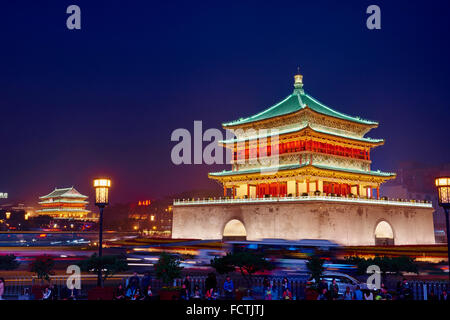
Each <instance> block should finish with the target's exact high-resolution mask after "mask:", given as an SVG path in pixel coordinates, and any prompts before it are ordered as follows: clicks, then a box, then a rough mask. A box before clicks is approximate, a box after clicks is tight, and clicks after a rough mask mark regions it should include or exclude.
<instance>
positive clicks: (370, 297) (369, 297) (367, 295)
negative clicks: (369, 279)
mask: <svg viewBox="0 0 450 320" xmlns="http://www.w3.org/2000/svg"><path fill="white" fill-rule="evenodd" d="M364 300H373V293H372V291H370V290H366V292H364Z"/></svg>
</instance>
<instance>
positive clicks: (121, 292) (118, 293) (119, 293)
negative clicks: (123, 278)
mask: <svg viewBox="0 0 450 320" xmlns="http://www.w3.org/2000/svg"><path fill="white" fill-rule="evenodd" d="M114 300H125V289H124V288H123V286H122V284H119V285H118V286H117V288H116V290H115V292H114Z"/></svg>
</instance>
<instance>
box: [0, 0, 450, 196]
mask: <svg viewBox="0 0 450 320" xmlns="http://www.w3.org/2000/svg"><path fill="white" fill-rule="evenodd" d="M71 4H77V5H79V6H80V7H81V15H82V22H81V23H82V29H81V30H79V31H73V30H68V29H67V28H66V18H67V16H68V15H67V14H66V13H65V12H66V8H67V6H69V5H71ZM370 4H377V5H379V6H380V8H381V26H382V29H381V30H368V29H367V28H366V25H365V24H366V18H367V16H368V15H367V14H366V13H365V11H366V8H367V6H368V5H370ZM449 10H450V7H449V2H448V1H426V2H425V1H417V3H416V2H415V1H320V0H316V1H292V2H284V1H275V2H268V1H257V2H249V1H236V2H230V1H206V2H203V3H202V2H196V1H187V2H180V3H179V2H174V1H169V2H164V3H163V2H160V3H158V4H156V3H155V4H152V2H150V1H92V0H91V1H77V0H73V1H29V2H24V1H8V2H7V3H6V2H5V3H2V5H1V7H0V12H1V14H0V30H1V31H0V32H1V47H0V48H1V50H0V66H1V69H0V108H1V109H0V110H1V113H0V117H1V118H0V120H1V123H0V136H1V139H0V141H1V149H0V150H1V156H0V192H9V194H10V197H11V198H14V199H23V200H27V201H31V202H37V198H38V196H40V195H44V194H46V193H48V192H50V191H51V190H53V188H55V187H65V186H72V185H74V186H75V187H77V188H78V189H79V191H81V192H82V193H85V194H89V195H91V193H92V191H91V180H92V178H94V177H95V176H97V175H100V174H105V175H108V176H110V177H111V178H112V179H113V184H114V185H113V189H112V192H113V194H112V198H113V202H116V201H119V202H125V201H134V200H137V199H139V198H151V199H153V198H156V197H159V196H163V195H168V194H173V193H177V192H181V191H185V190H189V189H198V188H210V187H214V185H215V183H214V182H211V181H209V179H208V178H207V172H209V171H215V170H222V169H225V168H229V166H225V165H219V166H217V165H216V166H208V165H190V166H189V165H181V166H175V165H173V164H172V163H171V160H170V150H171V148H172V146H173V145H174V143H173V142H171V141H170V135H171V132H172V131H173V130H174V129H176V128H187V129H189V130H190V131H192V130H193V121H194V120H203V126H204V128H205V129H206V128H211V127H216V128H219V127H220V124H221V123H222V122H225V121H229V120H234V119H237V118H240V117H245V116H249V115H251V114H254V113H256V112H258V111H261V110H262V109H264V108H266V107H268V106H270V105H272V104H273V103H275V102H278V101H279V100H281V99H283V98H284V97H286V96H287V95H289V94H290V93H291V91H292V89H293V87H292V85H293V75H294V73H295V72H296V70H297V66H300V69H301V73H302V74H303V75H304V83H305V91H307V92H308V93H309V94H311V95H312V96H314V97H316V98H317V99H319V100H320V101H322V102H324V103H325V104H327V105H329V106H331V107H333V108H335V109H337V110H339V111H341V112H344V113H347V114H350V115H355V116H361V117H362V118H366V119H370V120H376V121H379V122H380V126H379V128H377V129H374V130H372V131H371V132H369V134H368V136H369V137H373V138H384V139H386V143H385V145H384V146H382V147H378V148H376V149H375V150H374V152H373V166H372V168H373V169H375V170H376V169H381V170H384V171H393V170H394V169H395V167H396V165H397V163H398V162H399V161H404V160H416V161H423V162H425V163H430V164H439V163H444V162H449V161H450V149H449V145H448V141H449V138H450V137H449V125H448V124H449V120H450V119H449V114H450V113H449V109H450V103H449V101H450V90H449V86H450V81H449V77H450V63H449V57H450V45H449V34H450V33H449V31H450V19H449V12H450V11H449Z"/></svg>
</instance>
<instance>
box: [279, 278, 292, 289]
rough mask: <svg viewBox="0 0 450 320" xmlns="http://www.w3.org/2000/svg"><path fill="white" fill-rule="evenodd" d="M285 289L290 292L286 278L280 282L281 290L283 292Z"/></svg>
mask: <svg viewBox="0 0 450 320" xmlns="http://www.w3.org/2000/svg"><path fill="white" fill-rule="evenodd" d="M286 289H289V290H291V285H290V284H289V281H288V279H287V278H283V280H282V281H281V290H282V291H283V292H284V291H285V290H286Z"/></svg>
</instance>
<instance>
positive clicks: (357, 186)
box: [356, 184, 359, 196]
mask: <svg viewBox="0 0 450 320" xmlns="http://www.w3.org/2000/svg"><path fill="white" fill-rule="evenodd" d="M356 194H357V195H358V196H359V184H357V185H356Z"/></svg>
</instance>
